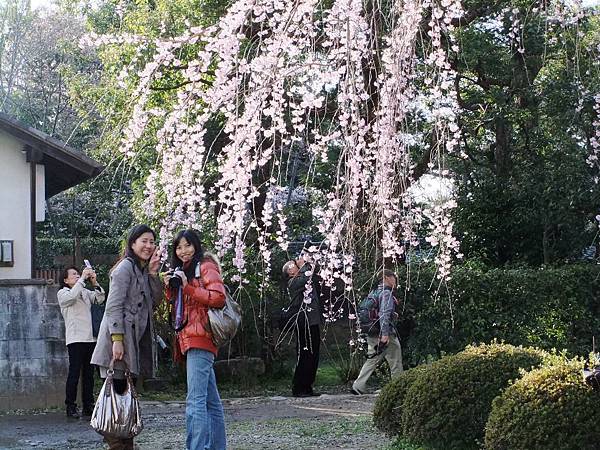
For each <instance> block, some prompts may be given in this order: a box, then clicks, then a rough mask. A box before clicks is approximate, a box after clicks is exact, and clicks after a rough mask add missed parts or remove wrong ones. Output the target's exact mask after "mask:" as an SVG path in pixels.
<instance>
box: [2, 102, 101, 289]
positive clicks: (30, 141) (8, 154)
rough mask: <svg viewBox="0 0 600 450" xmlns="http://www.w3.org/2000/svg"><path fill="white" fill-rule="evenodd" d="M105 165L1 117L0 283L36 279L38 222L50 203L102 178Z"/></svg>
mask: <svg viewBox="0 0 600 450" xmlns="http://www.w3.org/2000/svg"><path fill="white" fill-rule="evenodd" d="M101 171H102V166H101V165H100V164H99V163H98V162H96V161H94V160H93V159H91V158H88V157H87V156H85V155H84V154H83V153H81V152H77V151H75V150H73V149H71V148H69V147H67V146H66V145H65V144H64V143H63V142H60V141H58V140H56V139H54V138H51V137H50V136H48V135H47V134H45V133H42V132H40V131H38V130H35V129H33V128H31V127H29V126H27V125H25V124H23V123H20V122H18V121H17V120H15V119H13V118H11V117H9V116H7V115H5V114H2V113H0V280H7V279H14V280H23V279H31V278H35V271H34V269H35V267H34V260H35V223H36V222H41V221H43V220H44V218H45V217H44V216H45V201H46V199H48V198H50V197H52V196H53V195H56V194H58V193H59V192H62V191H64V190H66V189H68V188H70V187H72V186H75V185H77V184H79V183H81V182H82V181H85V180H87V179H89V178H92V177H94V176H96V175H98V174H99V173H100V172H101Z"/></svg>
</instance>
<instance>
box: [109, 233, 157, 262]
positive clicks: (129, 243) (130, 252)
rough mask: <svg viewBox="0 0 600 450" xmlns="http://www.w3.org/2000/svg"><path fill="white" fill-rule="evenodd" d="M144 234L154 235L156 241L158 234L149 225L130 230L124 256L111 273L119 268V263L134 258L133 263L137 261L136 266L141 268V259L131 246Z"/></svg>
mask: <svg viewBox="0 0 600 450" xmlns="http://www.w3.org/2000/svg"><path fill="white" fill-rule="evenodd" d="M144 233H152V236H154V239H155V240H156V233H155V232H154V230H153V229H152V228H150V227H149V226H148V225H145V224H141V225H136V226H135V227H133V228H132V229H131V230H129V234H128V235H127V245H126V246H125V248H124V249H123V254H122V255H121V257H120V258H119V260H118V261H117V262H116V263H115V265H114V266H113V267H112V269H111V271H112V270H113V269H114V268H115V267H117V266H118V265H119V263H120V262H121V261H123V260H124V259H125V258H132V259H133V261H135V264H136V265H137V266H138V267H141V265H140V259H139V258H138V257H137V255H136V254H135V253H134V251H133V249H132V248H131V246H132V245H133V243H134V242H135V241H137V239H138V238H139V237H140V236H141V235H142V234H144Z"/></svg>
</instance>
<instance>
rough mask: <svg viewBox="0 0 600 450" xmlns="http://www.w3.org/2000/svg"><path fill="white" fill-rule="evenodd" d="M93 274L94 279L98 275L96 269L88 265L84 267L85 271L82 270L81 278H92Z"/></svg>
mask: <svg viewBox="0 0 600 450" xmlns="http://www.w3.org/2000/svg"><path fill="white" fill-rule="evenodd" d="M92 274H93V275H94V279H95V277H96V274H95V273H94V269H90V268H89V267H86V268H85V269H83V271H82V272H81V278H82V279H83V280H84V281H85V280H88V279H90V278H91V276H92Z"/></svg>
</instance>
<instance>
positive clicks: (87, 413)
mask: <svg viewBox="0 0 600 450" xmlns="http://www.w3.org/2000/svg"><path fill="white" fill-rule="evenodd" d="M93 412H94V406H93V405H91V406H90V405H84V406H83V409H82V410H81V415H82V416H86V417H91V416H92V413H93Z"/></svg>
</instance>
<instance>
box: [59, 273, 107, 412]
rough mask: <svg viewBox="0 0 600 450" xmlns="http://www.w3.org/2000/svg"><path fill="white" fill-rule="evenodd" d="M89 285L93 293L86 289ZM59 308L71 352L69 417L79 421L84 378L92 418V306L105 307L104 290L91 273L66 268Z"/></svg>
mask: <svg viewBox="0 0 600 450" xmlns="http://www.w3.org/2000/svg"><path fill="white" fill-rule="evenodd" d="M86 281H89V282H90V283H91V285H92V286H93V288H94V290H93V291H90V290H88V289H86V288H85V283H86ZM60 287H61V289H60V290H59V291H58V294H57V297H58V304H59V305H60V312H61V313H62V316H63V318H64V319H65V341H66V344H67V349H68V352H69V372H68V375H67V382H66V387H65V394H66V395H65V405H66V407H67V417H71V418H73V419H77V418H78V417H79V412H78V411H77V403H76V402H77V385H78V384H79V375H80V374H81V401H82V403H83V409H82V414H83V415H84V416H91V415H92V411H93V410H94V369H93V367H92V365H91V364H90V359H91V357H92V352H93V351H94V346H95V345H96V338H95V337H94V336H93V333H92V312H91V308H92V303H98V304H100V303H104V290H103V289H102V287H101V286H100V285H99V284H98V280H97V279H96V273H95V272H94V271H93V270H92V269H88V268H86V269H83V272H81V275H80V274H79V271H78V270H77V268H76V267H74V266H71V267H67V268H66V269H65V270H64V271H63V273H62V275H61V277H60Z"/></svg>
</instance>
